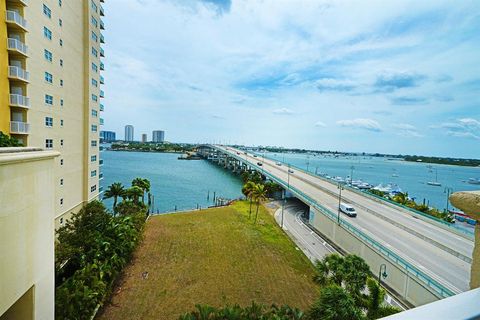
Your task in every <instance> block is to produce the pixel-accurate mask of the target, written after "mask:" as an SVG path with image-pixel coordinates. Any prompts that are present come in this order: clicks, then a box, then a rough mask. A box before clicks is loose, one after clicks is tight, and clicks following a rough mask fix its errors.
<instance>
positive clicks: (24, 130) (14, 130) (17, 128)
mask: <svg viewBox="0 0 480 320" xmlns="http://www.w3.org/2000/svg"><path fill="white" fill-rule="evenodd" d="M10 133H11V134H29V133H30V123H26V122H20V121H10Z"/></svg>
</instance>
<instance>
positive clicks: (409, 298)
mask: <svg viewBox="0 0 480 320" xmlns="http://www.w3.org/2000/svg"><path fill="white" fill-rule="evenodd" d="M199 153H200V154H201V155H202V156H203V157H204V158H206V159H209V160H211V161H213V162H216V163H219V164H220V165H223V166H224V167H226V168H230V169H231V170H233V171H236V172H241V171H244V170H256V171H259V172H260V173H262V174H263V175H264V176H265V177H267V178H269V179H271V180H273V181H275V182H277V183H278V184H280V185H281V186H282V187H283V188H285V189H286V190H288V191H290V192H291V193H292V194H294V195H295V196H296V197H297V198H299V199H300V200H302V201H303V202H304V203H305V204H307V205H309V206H310V224H311V225H312V226H313V227H314V228H315V229H316V230H317V231H319V232H320V233H322V234H323V235H324V236H326V237H327V238H329V240H330V241H332V242H333V243H335V244H336V245H337V246H338V247H340V248H341V249H342V250H344V251H345V252H348V253H353V254H357V255H359V256H361V257H363V258H364V259H365V260H366V261H367V263H368V264H369V265H370V268H371V270H372V272H373V273H374V274H375V273H376V272H378V270H379V268H380V265H381V264H386V265H387V273H388V274H389V275H388V277H387V278H386V279H384V280H383V282H384V283H386V284H387V285H388V286H389V287H390V289H391V290H393V291H395V292H396V293H397V294H398V295H399V296H400V297H402V298H403V299H404V300H405V301H406V302H408V303H410V304H412V305H414V306H418V305H422V304H425V303H428V302H432V301H435V300H439V299H442V298H445V297H449V296H452V295H455V294H457V293H460V292H462V291H466V290H468V289H469V279H470V264H471V257H472V251H473V238H471V237H470V236H468V235H465V234H462V233H460V232H457V231H455V230H454V229H451V228H449V227H447V226H446V225H445V224H442V223H441V222H437V221H433V220H431V219H428V218H425V217H422V216H419V215H417V214H415V213H412V212H410V211H408V210H406V209H404V208H401V207H399V206H395V205H392V204H389V203H387V202H384V201H382V200H379V199H377V198H375V197H373V196H368V195H366V194H364V193H362V192H358V191H356V190H353V189H350V188H345V190H343V191H342V199H343V200H342V201H345V202H348V203H351V204H353V205H354V206H355V208H356V210H357V212H358V216H357V218H349V217H347V216H345V215H338V191H339V190H338V186H337V185H336V184H334V183H332V182H331V181H328V180H326V179H324V178H322V177H318V176H316V175H314V174H311V173H309V172H306V171H304V170H300V169H298V168H292V171H293V173H288V167H287V165H286V164H282V165H278V164H277V163H276V162H275V161H273V160H271V159H268V158H264V157H262V156H261V155H254V154H253V153H251V152H246V151H243V150H239V149H235V148H232V147H227V146H221V145H203V146H201V147H200V148H199Z"/></svg>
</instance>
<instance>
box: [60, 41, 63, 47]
mask: <svg viewBox="0 0 480 320" xmlns="http://www.w3.org/2000/svg"><path fill="white" fill-rule="evenodd" d="M59 43H60V47H63V40H62V39H60V41H59Z"/></svg>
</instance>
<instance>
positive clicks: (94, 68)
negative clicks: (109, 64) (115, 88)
mask: <svg viewBox="0 0 480 320" xmlns="http://www.w3.org/2000/svg"><path fill="white" fill-rule="evenodd" d="M92 70H93V71H94V72H98V67H97V65H96V64H95V63H93V62H92Z"/></svg>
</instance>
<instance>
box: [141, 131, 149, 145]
mask: <svg viewBox="0 0 480 320" xmlns="http://www.w3.org/2000/svg"><path fill="white" fill-rule="evenodd" d="M147 139H148V138H147V134H146V133H142V142H143V143H145V142H147Z"/></svg>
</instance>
